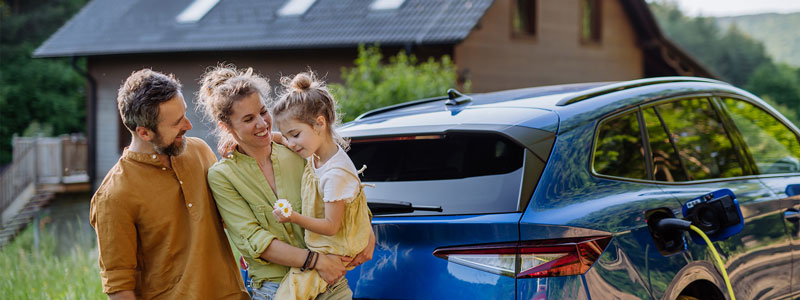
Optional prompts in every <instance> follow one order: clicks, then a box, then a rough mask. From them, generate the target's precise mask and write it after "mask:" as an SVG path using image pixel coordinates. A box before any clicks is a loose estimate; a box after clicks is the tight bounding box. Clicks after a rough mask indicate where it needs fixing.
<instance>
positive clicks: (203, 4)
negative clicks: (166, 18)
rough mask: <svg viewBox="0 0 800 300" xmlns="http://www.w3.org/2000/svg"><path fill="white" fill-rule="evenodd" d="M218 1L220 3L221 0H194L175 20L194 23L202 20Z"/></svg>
mask: <svg viewBox="0 0 800 300" xmlns="http://www.w3.org/2000/svg"><path fill="white" fill-rule="evenodd" d="M217 3H219V0H194V1H192V3H191V4H189V6H187V7H186V9H184V10H183V11H182V12H181V13H180V14H179V15H178V16H177V17H175V21H178V23H194V22H197V21H200V19H202V18H203V17H204V16H205V15H206V14H207V13H208V12H209V11H210V10H211V9H212V8H214V6H216V5H217Z"/></svg>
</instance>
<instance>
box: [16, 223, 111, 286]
mask: <svg viewBox="0 0 800 300" xmlns="http://www.w3.org/2000/svg"><path fill="white" fill-rule="evenodd" d="M32 228H33V226H28V229H26V230H25V231H24V232H23V233H22V234H21V235H19V236H18V237H17V238H16V239H14V241H13V242H12V243H11V244H9V245H7V246H6V247H3V248H2V249H0V295H2V297H0V298H2V299H105V297H106V296H105V294H103V291H102V288H101V286H100V270H99V269H98V266H97V248H86V247H84V246H80V245H79V244H80V243H76V244H78V245H76V246H74V247H73V248H72V249H61V250H62V251H57V250H58V249H56V242H55V238H54V237H53V236H52V234H50V233H49V231H48V230H41V232H42V234H41V238H40V242H39V250H38V251H35V250H34V237H33V230H32ZM58 253H60V254H58Z"/></svg>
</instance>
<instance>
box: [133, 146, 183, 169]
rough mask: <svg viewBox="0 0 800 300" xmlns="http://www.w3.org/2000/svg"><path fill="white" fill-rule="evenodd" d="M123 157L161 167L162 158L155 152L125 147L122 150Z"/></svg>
mask: <svg viewBox="0 0 800 300" xmlns="http://www.w3.org/2000/svg"><path fill="white" fill-rule="evenodd" d="M122 157H123V158H125V159H130V160H133V161H136V162H140V163H144V164H148V165H153V166H158V167H161V160H160V159H158V155H157V154H155V153H139V152H133V151H131V150H130V149H128V147H125V149H124V150H122ZM172 158H173V159H174V158H175V157H174V156H173V157H172Z"/></svg>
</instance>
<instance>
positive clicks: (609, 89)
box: [556, 76, 728, 106]
mask: <svg viewBox="0 0 800 300" xmlns="http://www.w3.org/2000/svg"><path fill="white" fill-rule="evenodd" d="M670 82H706V83H721V84H728V83H726V82H722V81H719V80H715V79H709V78H702V77H686V76H671V77H653V78H644V79H637V80H630V81H624V82H617V83H612V84H608V85H603V86H599V87H596V88H592V89H588V90H585V91H582V92H581V93H580V94H579V95H576V96H569V97H566V98H564V99H561V101H558V103H556V105H558V106H565V105H570V104H572V103H575V102H579V101H583V100H586V99H589V98H592V97H597V96H600V95H605V94H610V93H613V92H618V91H622V90H627V89H632V88H637V87H641V86H648V85H655V84H662V83H670Z"/></svg>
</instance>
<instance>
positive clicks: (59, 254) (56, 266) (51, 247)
mask: <svg viewBox="0 0 800 300" xmlns="http://www.w3.org/2000/svg"><path fill="white" fill-rule="evenodd" d="M40 232H41V236H40V241H39V250H38V251H36V250H34V235H33V226H28V228H27V229H26V230H25V231H24V232H23V233H22V234H20V235H19V236H17V238H16V239H14V241H13V242H12V243H11V244H9V245H7V246H6V247H3V248H2V249H0V299H2V300H6V299H8V300H12V299H14V300H15V299H105V298H106V295H105V294H103V291H102V287H101V282H100V269H99V267H98V264H97V247H96V246H94V247H86V246H82V245H85V244H86V243H75V244H76V245H75V246H73V248H71V249H56V245H57V243H56V239H55V237H54V236H53V235H52V234H51V233H50V231H49V230H40ZM69 238H73V239H78V238H80V237H69ZM91 244H92V245H95V244H94V243H91ZM231 248H233V251H234V252H235V253H236V254H235V255H236V256H235V257H237V261H238V257H239V254H238V251H237V250H236V248H235V247H233V245H231Z"/></svg>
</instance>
